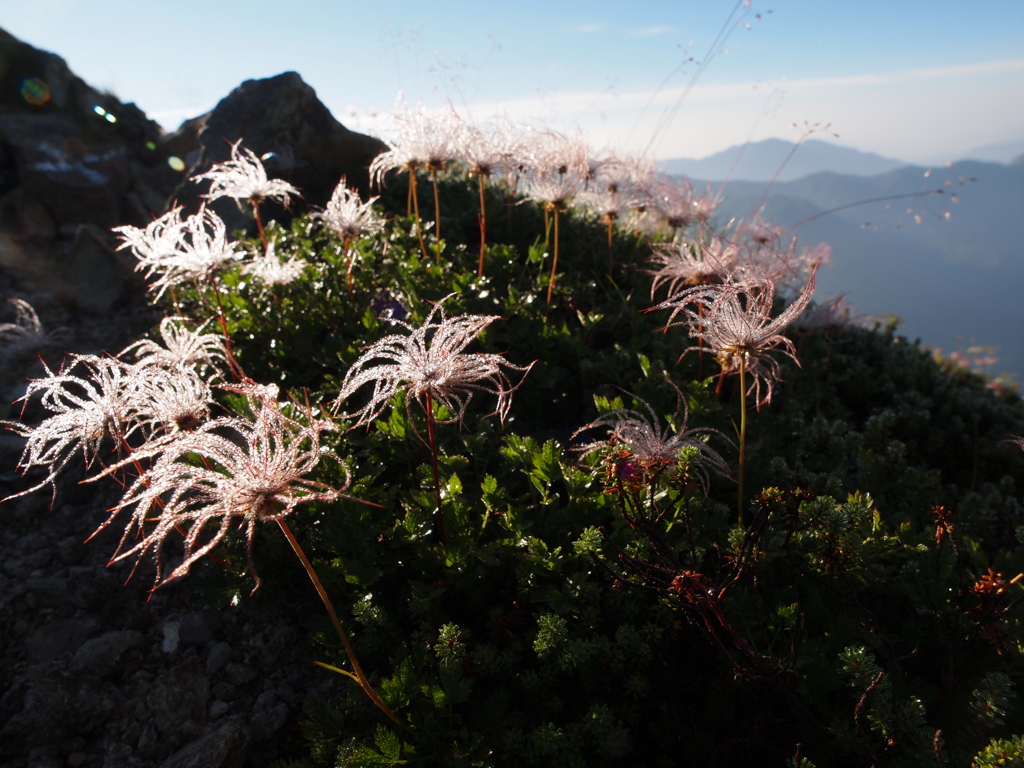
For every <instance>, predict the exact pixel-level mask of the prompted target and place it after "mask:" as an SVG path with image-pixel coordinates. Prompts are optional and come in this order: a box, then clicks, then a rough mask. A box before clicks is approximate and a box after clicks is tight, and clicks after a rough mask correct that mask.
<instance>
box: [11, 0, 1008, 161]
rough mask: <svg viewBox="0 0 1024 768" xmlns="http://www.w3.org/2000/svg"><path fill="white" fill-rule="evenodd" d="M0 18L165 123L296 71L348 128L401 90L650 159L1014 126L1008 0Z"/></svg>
mask: <svg viewBox="0 0 1024 768" xmlns="http://www.w3.org/2000/svg"><path fill="white" fill-rule="evenodd" d="M286 6H287V7H286ZM0 27H3V28H4V29H6V30H7V31H8V32H11V33H12V34H14V35H16V36H17V37H19V38H21V39H23V40H25V41H27V42H29V43H31V44H32V45H35V46H36V47H39V48H44V49H46V50H51V51H54V52H56V53H58V54H59V55H61V56H62V57H63V58H64V59H65V60H67V62H68V64H69V65H70V66H71V68H72V69H73V70H74V71H75V72H76V73H77V74H78V75H80V76H81V77H83V78H84V79H85V80H86V81H88V82H89V83H90V84H92V85H94V86H96V87H98V88H104V89H109V90H112V91H114V92H115V93H116V94H117V95H118V96H119V97H120V98H121V99H122V100H124V101H134V102H136V103H137V104H138V105H139V106H140V107H141V108H142V109H143V110H145V111H146V112H147V114H149V115H150V116H151V117H154V118H155V119H157V120H158V121H159V122H160V123H161V124H162V125H164V126H165V127H166V128H168V129H173V128H175V127H176V126H177V125H178V123H179V122H180V121H181V120H182V119H184V118H186V117H189V116H193V115H195V114H199V113H202V112H205V111H207V110H209V109H211V108H212V107H213V106H214V105H215V104H216V103H217V101H218V100H219V99H221V98H222V97H223V96H225V95H227V93H228V92H229V91H230V90H231V89H232V88H234V87H235V86H237V85H238V84H239V83H240V82H241V81H242V80H245V79H249V78H257V77H266V76H270V75H274V74H277V73H279V72H282V71H286V70H295V71H298V72H299V73H300V74H301V75H302V76H303V78H304V79H305V80H306V82H308V83H309V84H310V85H312V86H313V87H314V88H315V89H316V91H317V94H318V95H319V97H320V98H321V100H322V101H323V102H324V103H325V104H327V106H328V107H329V108H330V109H331V110H332V112H333V113H334V114H335V116H336V117H337V118H338V119H339V120H341V121H342V122H343V123H345V124H346V125H348V126H349V127H351V128H355V129H357V130H373V129H374V128H375V127H379V122H378V118H377V117H376V116H377V115H379V114H380V113H385V112H388V111H390V110H391V108H392V106H393V105H394V103H395V98H396V96H397V94H398V93H399V92H402V93H403V95H404V96H405V98H406V100H407V101H408V102H409V103H411V104H415V103H417V102H423V103H425V104H426V105H428V106H437V105H440V104H442V103H443V102H444V101H445V100H446V99H448V100H450V101H451V102H452V103H453V105H454V106H455V108H456V109H457V110H458V111H459V113H460V114H462V115H463V116H464V117H469V118H471V119H474V120H477V121H481V120H483V119H486V118H487V117H490V116H492V115H495V114H500V113H507V114H508V115H509V116H511V117H512V118H513V119H514V120H517V121H523V122H532V123H536V124H544V125H548V126H551V127H555V128H560V129H571V128H576V127H578V128H579V129H580V130H582V132H583V133H584V135H585V136H587V138H588V139H589V140H590V141H591V143H592V144H594V145H597V146H605V145H608V146H611V147H613V148H616V149H621V150H630V151H640V150H644V149H649V151H650V152H651V153H652V154H653V155H654V156H656V157H659V158H668V157H683V156H689V157H702V156H705V155H708V154H711V153H713V152H716V151H718V150H721V149H724V148H726V147H728V146H730V145H733V144H742V143H744V142H745V141H747V140H759V139H763V138H768V137H779V138H788V139H791V140H796V139H797V138H799V136H800V135H801V133H802V132H803V131H804V130H805V126H814V125H820V126H824V125H829V126H830V127H829V129H828V131H824V130H817V131H816V133H815V134H814V135H816V136H817V137H819V138H828V139H830V140H832V141H836V142H837V143H840V144H843V145H846V146H851V147H855V148H857V149H863V150H869V151H874V152H879V153H881V154H885V155H889V156H893V157H898V158H900V159H904V160H909V161H914V162H922V163H938V162H943V161H946V160H953V159H956V158H958V157H961V156H963V155H964V153H966V152H967V151H968V150H970V149H972V148H975V147H978V146H981V145H986V144H993V143H1002V142H1009V141H1015V140H1020V139H1024V33H1022V32H1021V30H1024V3H1022V2H1020V0H1012V1H1011V0H983V1H982V2H978V3H965V2H963V1H962V0H959V1H958V2H951V1H950V0H932V1H931V2H921V1H919V0H896V1H895V2H894V1H893V0H885V1H883V0H859V2H857V3H839V2H831V1H828V0H776V1H775V2H761V1H760V0H751V2H750V4H749V5H745V4H744V3H742V2H739V3H737V2H736V0H676V1H675V2H666V1H664V0H633V1H631V2H621V0H620V1H619V2H615V3H612V2H607V1H606V0H592V1H591V2H586V3H582V2H560V3H555V2H550V0H549V1H548V2H541V1H540V0H522V1H521V2H518V3H516V4H515V5H513V4H511V3H507V2H501V3H499V2H492V1H491V0H475V1H474V2H463V1H462V0H459V1H457V2H449V1H447V0H446V1H445V2H440V3H433V4H431V3H424V2H409V1H408V0H389V2H387V3H369V2H359V3H355V2H348V1H347V0H346V1H345V2H340V1H338V0H291V1H290V2H288V3H287V4H286V3H285V2H281V1H280V0H275V1H271V0H246V2H240V1H239V0H203V1H202V2H200V0H176V1H175V2H170V1H169V0H32V1H31V2H21V3H18V2H14V0H3V2H2V3H0ZM684 94H685V98H682V97H683V96H684ZM794 124H795V125H796V127H795V128H794V127H792V126H793V125H794ZM833 133H838V134H839V138H835V137H834V136H832V135H831V134H833Z"/></svg>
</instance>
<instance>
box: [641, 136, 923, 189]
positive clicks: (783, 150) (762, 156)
mask: <svg viewBox="0 0 1024 768" xmlns="http://www.w3.org/2000/svg"><path fill="white" fill-rule="evenodd" d="M794 146H795V145H794V144H793V142H791V141H785V140H783V139H765V140H764V141H758V142H753V143H751V144H748V145H746V146H745V147H729V149H725V150H722V151H721V152H716V153H715V154H713V155H711V156H709V157H705V158H702V159H699V160H697V159H692V158H675V159H671V160H663V161H662V162H661V163H659V169H660V170H662V171H664V172H666V173H677V174H683V175H686V176H689V177H691V178H700V179H725V178H731V179H742V180H745V181H768V180H769V179H771V178H772V177H773V176H775V174H776V172H778V173H779V176H778V180H779V181H791V180H793V179H799V178H802V177H804V176H807V175H809V174H812V173H818V172H821V171H831V172H832V173H842V174H848V175H851V176H874V175H876V174H879V173H885V172H886V171H892V170H895V169H896V168H901V167H903V166H906V165H907V163H906V162H904V161H902V160H894V159H893V158H890V157H882V156H881V155H876V154H874V153H872V152H861V151H859V150H856V149H850V148H849V147H841V146H839V145H837V144H832V143H831V142H827V141H821V140H820V139H808V140H807V141H805V142H804V143H803V144H801V145H800V148H799V149H798V150H797V151H796V152H795V153H794V154H793V156H792V157H791V158H790V160H789V162H788V163H786V165H785V167H784V168H782V170H781V171H779V168H780V166H782V164H783V163H784V162H786V158H787V157H788V156H789V155H790V153H791V152H792V151H793V147H794ZM734 165H735V170H733V166H734ZM730 171H731V173H730Z"/></svg>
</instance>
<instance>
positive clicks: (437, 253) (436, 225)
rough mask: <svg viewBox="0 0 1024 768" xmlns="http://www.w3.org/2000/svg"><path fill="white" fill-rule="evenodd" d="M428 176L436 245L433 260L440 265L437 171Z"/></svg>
mask: <svg viewBox="0 0 1024 768" xmlns="http://www.w3.org/2000/svg"><path fill="white" fill-rule="evenodd" d="M430 176H431V178H432V179H433V180H434V240H435V242H436V243H437V248H436V250H435V256H434V258H435V260H436V262H437V263H438V264H440V263H441V197H440V195H439V194H438V191H437V171H436V170H434V169H431V171H430Z"/></svg>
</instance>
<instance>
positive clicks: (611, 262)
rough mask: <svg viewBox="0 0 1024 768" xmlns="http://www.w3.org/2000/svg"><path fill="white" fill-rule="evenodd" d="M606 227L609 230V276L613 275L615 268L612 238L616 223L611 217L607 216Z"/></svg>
mask: <svg viewBox="0 0 1024 768" xmlns="http://www.w3.org/2000/svg"><path fill="white" fill-rule="evenodd" d="M604 222H605V226H606V227H607V228H608V274H609V275H610V274H612V267H613V266H614V258H613V253H612V236H613V230H614V227H615V223H614V221H613V219H612V217H611V216H605V219H604Z"/></svg>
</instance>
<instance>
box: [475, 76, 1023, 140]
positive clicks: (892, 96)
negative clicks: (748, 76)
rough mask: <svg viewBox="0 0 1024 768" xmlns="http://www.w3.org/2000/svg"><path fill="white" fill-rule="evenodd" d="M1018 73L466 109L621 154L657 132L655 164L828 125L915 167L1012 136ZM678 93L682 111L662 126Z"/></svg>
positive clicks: (753, 86) (819, 82)
mask: <svg viewBox="0 0 1024 768" xmlns="http://www.w3.org/2000/svg"><path fill="white" fill-rule="evenodd" d="M1021 73H1024V59H1008V60H1004V61H994V62H980V63H968V64H956V65H950V66H944V67H934V68H929V69H913V70H902V71H897V72H888V73H870V74H861V75H844V76H837V77H805V78H796V79H792V80H782V81H779V82H776V83H768V82H740V83H728V84H720V85H718V84H714V85H696V86H694V87H693V88H691V89H690V90H689V91H688V92H687V90H686V89H685V88H680V87H676V88H666V89H663V90H660V91H655V90H653V89H646V90H634V91H619V92H611V91H607V90H604V91H601V90H571V91H570V90H567V91H551V92H546V93H541V94H538V95H534V96H528V97H525V98H517V99H509V100H506V101H493V102H490V103H487V104H482V103H481V104H474V105H472V113H473V115H474V116H476V117H479V118H483V117H486V116H490V115H499V114H502V115H508V116H509V117H510V118H511V119H512V120H515V121H517V122H531V121H543V123H544V124H545V125H548V126H550V127H552V128H557V129H561V130H569V129H571V128H572V127H573V126H579V127H580V128H581V129H582V130H584V131H585V132H586V133H587V134H588V138H589V139H590V140H591V141H592V142H593V143H594V144H595V145H602V144H610V145H613V146H616V147H618V148H623V149H634V150H640V149H644V148H645V147H646V146H647V143H648V141H649V140H651V133H652V131H657V135H656V136H655V139H656V141H655V142H654V144H653V146H652V149H654V151H655V152H656V154H657V155H658V156H661V157H700V156H702V155H705V154H711V153H713V152H716V151H719V150H721V149H724V148H725V147H727V146H729V145H733V144H742V143H744V142H745V141H747V140H754V141H757V140H760V139H763V138H768V137H771V136H776V137H780V138H789V139H791V140H795V139H796V138H798V136H799V133H798V132H794V131H792V130H790V128H789V126H790V124H791V123H797V124H802V123H803V121H805V120H806V121H808V122H811V123H816V122H820V123H830V124H831V125H832V129H833V130H834V131H835V132H837V133H839V134H840V135H841V136H842V141H843V143H846V142H850V143H851V144H850V145H851V146H857V147H858V148H860V149H865V150H871V151H876V152H881V153H882V154H889V155H892V156H897V157H901V158H902V159H906V160H915V159H920V158H922V157H925V156H935V155H936V154H945V153H947V152H956V151H960V150H961V149H968V148H970V147H973V146H977V145H981V144H984V143H992V142H997V141H1004V140H1007V141H1008V140H1009V139H1010V138H1013V136H1010V135H1009V131H1010V129H1011V128H1012V127H1013V126H1018V125H1020V124H1021V123H1022V122H1024V103H1021V102H1019V100H1014V99H1008V98H1007V97H1006V93H1007V92H1010V91H1011V90H1013V89H1019V87H1020V86H1021V77H1020V76H1021ZM1007 78H1009V79H1007ZM773 91H774V92H775V94H776V95H777V97H778V98H775V99H774V100H772V98H771V94H772V92H773ZM684 95H685V100H684V106H683V108H682V110H681V111H679V114H678V115H677V116H675V117H674V118H673V119H671V120H667V121H666V122H664V123H663V122H662V121H663V120H664V119H665V118H666V117H667V116H669V115H670V114H671V113H672V112H673V111H674V110H673V107H677V106H678V105H679V103H680V99H681V98H682V97H683V96H684ZM954 106H955V107H956V108H955V109H954ZM986 116H988V117H987V118H986ZM1015 135H1016V134H1015Z"/></svg>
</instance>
